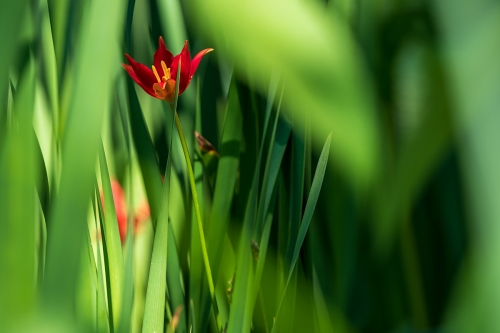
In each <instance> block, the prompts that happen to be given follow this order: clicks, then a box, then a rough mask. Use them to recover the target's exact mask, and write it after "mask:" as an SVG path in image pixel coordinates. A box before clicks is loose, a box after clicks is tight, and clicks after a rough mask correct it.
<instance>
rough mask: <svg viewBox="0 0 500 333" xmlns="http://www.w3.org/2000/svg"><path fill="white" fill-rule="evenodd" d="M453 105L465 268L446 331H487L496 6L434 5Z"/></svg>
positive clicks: (499, 166)
mask: <svg viewBox="0 0 500 333" xmlns="http://www.w3.org/2000/svg"><path fill="white" fill-rule="evenodd" d="M435 9H436V12H435V13H436V15H437V16H438V17H439V20H440V28H441V29H442V32H443V41H444V43H443V46H444V48H443V51H444V57H445V59H446V60H447V61H448V71H449V77H450V90H451V95H452V96H453V100H454V101H455V105H454V106H455V108H456V114H455V115H456V118H457V133H458V134H459V136H460V137H459V140H458V142H459V148H460V158H461V164H462V165H463V166H464V179H465V184H466V188H467V189H468V191H469V193H468V194H467V202H468V208H469V213H470V216H471V218H472V221H471V222H473V223H471V224H470V226H469V228H470V235H471V244H470V250H471V251H470V252H469V256H468V259H469V261H468V263H467V266H466V267H465V269H464V274H463V275H462V276H461V278H462V279H461V281H460V283H459V284H458V285H457V287H458V288H457V289H456V293H455V295H454V297H453V301H452V302H451V304H452V307H451V308H450V309H449V311H448V317H447V323H448V325H447V328H448V329H449V331H450V332H495V331H496V330H498V327H499V325H500V318H499V316H498V315H497V312H496V311H495V309H498V308H499V307H500V286H499V285H498V283H497V281H499V279H500V270H498V269H497V267H498V256H497V253H499V251H500V242H499V239H500V224H499V223H498V221H500V205H499V204H498V200H497V199H498V198H499V197H500V174H499V170H500V155H499V153H498V143H499V142H500V131H499V130H498V124H499V123H500V112H499V108H500V94H499V93H498V92H499V91H500V62H499V61H498V59H499V58H500V39H499V38H498V33H497V31H499V29H500V4H499V3H498V2H494V1H493V2H492V1H482V0H478V1H474V2H469V1H448V0H440V1H437V2H436V3H435Z"/></svg>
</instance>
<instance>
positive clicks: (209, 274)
mask: <svg viewBox="0 0 500 333" xmlns="http://www.w3.org/2000/svg"><path fill="white" fill-rule="evenodd" d="M172 111H173V112H174V110H172ZM174 115H175V125H176V126H177V132H179V138H180V139H181V145H182V150H183V152H184V158H185V160H186V165H187V170H188V176H189V185H190V186H191V193H192V195H193V204H194V212H195V215H196V222H197V224H198V231H199V234H200V243H201V251H202V253H203V263H204V265H205V269H206V272H207V280H208V288H209V289H210V297H211V298H212V306H213V310H214V316H215V319H216V321H217V327H218V329H219V332H222V324H221V321H220V317H219V309H218V307H217V300H216V299H215V287H214V282H213V280H212V271H211V269H210V263H209V261H208V252H207V245H206V242H205V234H204V232H203V224H202V222H201V214H200V205H199V204H198V194H197V193H196V184H195V181H194V173H193V166H192V165H191V158H190V157H189V150H188V147H187V144H186V139H185V137H184V132H183V131H182V126H181V121H180V120H179V116H178V115H177V112H174Z"/></svg>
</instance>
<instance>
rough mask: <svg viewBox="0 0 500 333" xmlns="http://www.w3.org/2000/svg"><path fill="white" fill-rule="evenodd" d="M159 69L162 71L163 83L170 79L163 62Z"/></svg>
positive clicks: (168, 69)
mask: <svg viewBox="0 0 500 333" xmlns="http://www.w3.org/2000/svg"><path fill="white" fill-rule="evenodd" d="M161 68H162V69H163V74H165V75H164V76H163V81H167V80H168V79H170V68H167V65H166V64H165V61H163V60H162V61H161Z"/></svg>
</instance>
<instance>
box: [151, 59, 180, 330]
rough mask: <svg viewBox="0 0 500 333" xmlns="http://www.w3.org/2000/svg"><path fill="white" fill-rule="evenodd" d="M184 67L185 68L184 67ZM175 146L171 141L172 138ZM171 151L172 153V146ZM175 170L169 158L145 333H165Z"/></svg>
mask: <svg viewBox="0 0 500 333" xmlns="http://www.w3.org/2000/svg"><path fill="white" fill-rule="evenodd" d="M181 65H182V64H181ZM180 72H181V71H180V68H179V70H178V71H177V78H176V84H175V101H174V108H173V112H174V117H175V113H176V112H177V100H178V98H179V83H180V80H179V77H180ZM173 132H174V128H173V123H172V128H171V129H170V135H171V136H172V134H173ZM170 142H172V138H170ZM169 151H172V145H170V149H169ZM171 168H172V154H168V158H167V165H166V167H165V178H164V180H163V190H162V203H161V206H160V214H159V215H158V222H157V224H156V232H155V238H154V243H153V254H152V256H151V267H150V270H149V278H148V289H147V292H146V304H145V307H144V320H143V323H142V332H144V333H148V332H164V328H163V323H164V322H165V319H164V315H165V293H166V288H167V280H166V274H167V261H168V256H167V250H168V247H167V245H168V231H169V230H168V224H169V223H168V215H169V205H170V201H169V200H170V173H171Z"/></svg>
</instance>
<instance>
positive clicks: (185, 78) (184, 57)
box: [170, 41, 191, 95]
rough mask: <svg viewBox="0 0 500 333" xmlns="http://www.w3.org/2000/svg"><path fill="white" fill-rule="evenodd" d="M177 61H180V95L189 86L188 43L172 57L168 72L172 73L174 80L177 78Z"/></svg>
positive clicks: (189, 60)
mask: <svg viewBox="0 0 500 333" xmlns="http://www.w3.org/2000/svg"><path fill="white" fill-rule="evenodd" d="M179 59H180V60H181V76H180V80H181V82H180V83H179V95H180V94H182V93H183V92H184V90H186V88H187V86H188V84H189V71H190V68H191V56H190V55H189V49H188V41H186V42H185V43H184V47H183V48H182V51H181V53H179V54H178V55H176V56H175V57H174V60H173V61H172V67H171V71H170V72H171V73H172V78H173V79H174V80H175V78H176V77H177V68H178V66H179Z"/></svg>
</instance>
